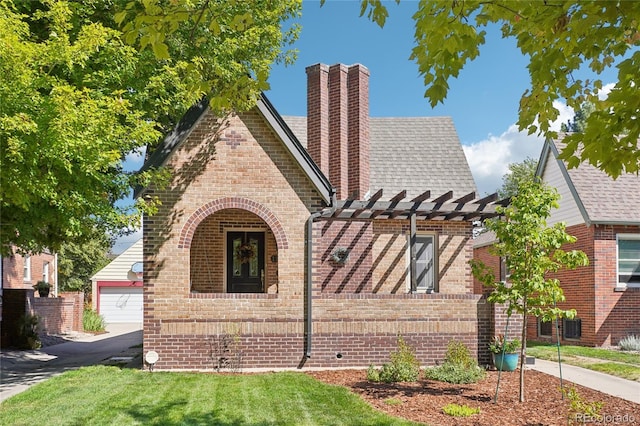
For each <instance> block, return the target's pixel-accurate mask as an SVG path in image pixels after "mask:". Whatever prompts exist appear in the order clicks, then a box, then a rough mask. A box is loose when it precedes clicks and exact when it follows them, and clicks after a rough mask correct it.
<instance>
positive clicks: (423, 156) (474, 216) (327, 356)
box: [137, 64, 495, 370]
mask: <svg viewBox="0 0 640 426" xmlns="http://www.w3.org/2000/svg"><path fill="white" fill-rule="evenodd" d="M307 79H308V80H307V82H308V94H307V100H308V116H307V117H281V116H280V115H279V114H278V113H277V111H276V110H275V108H274V107H273V106H272V105H271V104H270V103H269V101H268V100H267V98H266V97H265V96H261V97H260V98H259V99H258V102H257V105H256V106H255V107H254V108H253V109H252V110H250V111H248V112H244V113H237V114H229V115H228V116H226V117H223V118H218V117H215V116H213V115H212V114H211V112H210V110H209V109H208V108H207V105H206V102H201V103H200V104H199V105H197V106H195V107H194V108H192V109H191V110H190V111H189V112H187V114H186V115H185V116H184V117H183V119H182V121H181V123H180V124H179V125H178V126H177V127H176V129H175V130H174V132H173V133H172V134H170V135H169V136H168V137H167V138H166V139H165V141H164V143H163V144H162V146H160V148H159V149H158V150H157V151H156V152H155V153H153V154H152V155H151V156H150V157H149V158H148V160H147V162H146V163H145V166H144V167H145V168H146V167H153V166H160V165H164V166H166V167H169V168H170V169H171V170H172V172H173V176H172V180H171V182H170V184H169V185H168V187H166V188H164V189H159V188H146V189H144V190H142V191H141V192H140V193H139V194H137V195H138V196H143V197H144V196H157V197H158V198H159V199H160V200H161V201H162V206H161V207H160V209H159V211H158V213H157V214H155V215H154V216H152V217H145V220H144V225H143V230H144V233H143V234H144V237H143V240H144V244H143V245H144V247H143V254H144V271H145V273H144V294H143V297H144V323H143V327H144V351H145V352H148V351H151V350H153V351H156V352H157V353H158V355H159V361H158V362H157V364H156V366H155V368H156V369H166V370H169V369H173V370H178V369H189V370H193V369H197V370H207V369H212V368H215V367H216V366H217V365H216V362H218V360H219V358H220V357H219V355H220V354H219V353H218V352H216V351H219V349H220V345H219V342H220V341H221V340H220V339H221V337H223V336H228V335H231V336H233V337H234V341H235V342H237V344H238V345H239V346H238V349H235V351H236V352H241V353H242V366H243V368H250V369H256V368H302V367H305V368H317V367H347V366H348V367H364V366H367V365H369V364H370V363H374V364H380V363H382V362H385V361H387V360H388V355H389V353H390V352H391V351H392V350H394V349H395V348H396V339H397V336H398V335H399V334H400V335H402V336H403V337H404V338H405V340H407V341H408V343H409V344H411V345H412V346H413V347H414V348H415V349H416V354H417V356H418V358H419V359H420V361H421V363H422V364H425V365H430V364H434V363H435V362H437V361H440V360H441V359H442V357H443V355H444V352H445V350H446V345H447V343H448V342H449V340H451V339H457V340H461V341H464V342H465V343H466V344H467V345H468V346H469V348H470V349H471V350H472V351H474V352H475V351H477V350H478V348H481V349H482V348H484V347H485V346H486V345H484V344H482V345H481V344H479V343H478V339H479V337H478V336H479V334H480V333H479V320H478V318H479V316H481V315H480V314H479V311H484V310H485V309H486V304H485V303H484V301H483V299H482V298H481V296H480V295H477V294H474V291H473V280H472V277H471V273H470V266H469V264H468V261H469V260H470V259H471V257H472V240H471V235H472V226H473V225H472V222H473V221H474V220H479V219H484V218H487V217H493V216H495V196H490V197H485V198H483V199H477V198H476V197H475V190H476V188H475V183H474V181H473V178H472V176H471V172H470V170H469V167H468V164H467V162H466V159H465V157H464V153H463V152H462V148H461V146H460V143H459V140H458V138H457V135H456V133H455V129H454V127H453V123H452V121H451V119H450V118H446V117H437V118H427V117H420V118H371V117H369V101H368V83H369V72H368V70H367V69H366V68H365V67H364V66H362V65H353V66H345V65H341V64H337V65H333V66H330V67H329V66H326V65H323V64H317V65H313V66H311V67H308V68H307ZM227 355H229V354H227Z"/></svg>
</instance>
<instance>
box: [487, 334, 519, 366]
mask: <svg viewBox="0 0 640 426" xmlns="http://www.w3.org/2000/svg"><path fill="white" fill-rule="evenodd" d="M518 349H520V340H518V339H512V340H508V339H505V338H504V336H503V335H500V336H495V337H494V338H493V340H492V341H491V342H490V343H489V350H490V351H491V354H492V356H493V365H495V366H496V368H497V369H498V370H501V371H515V369H516V367H517V365H518V358H519V356H520V355H519V354H518Z"/></svg>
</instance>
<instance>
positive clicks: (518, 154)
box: [462, 101, 573, 196]
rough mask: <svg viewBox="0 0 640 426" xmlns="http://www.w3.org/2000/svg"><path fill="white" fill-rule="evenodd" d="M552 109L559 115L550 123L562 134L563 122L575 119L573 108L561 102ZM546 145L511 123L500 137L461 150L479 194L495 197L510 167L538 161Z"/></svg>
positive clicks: (491, 137)
mask: <svg viewBox="0 0 640 426" xmlns="http://www.w3.org/2000/svg"><path fill="white" fill-rule="evenodd" d="M553 106H554V107H556V109H558V111H559V112H560V115H559V116H558V119H557V120H556V121H555V122H554V123H552V124H551V129H552V130H555V131H559V130H560V125H561V123H566V122H567V121H569V120H570V119H572V118H573V109H572V108H570V107H568V106H567V105H566V104H564V103H562V102H558V101H555V102H554V103H553ZM543 143H544V138H542V137H540V136H537V135H536V134H533V135H527V133H526V132H520V131H518V127H517V126H516V125H515V124H512V125H511V126H509V128H508V129H507V130H506V131H504V132H503V133H502V134H501V135H500V136H494V135H489V136H488V137H487V138H486V139H484V140H481V141H479V142H474V143H471V144H469V145H464V146H463V147H462V148H463V150H464V153H465V155H466V157H467V161H468V162H469V167H471V173H472V174H473V178H474V179H475V181H476V185H477V186H478V193H479V195H481V196H482V195H486V194H492V193H494V192H496V190H498V189H499V188H500V187H501V186H502V177H503V176H504V175H505V173H508V172H509V164H512V163H519V162H521V161H524V160H525V159H526V158H528V157H531V158H533V159H534V160H538V158H539V157H540V152H541V151H542V145H543Z"/></svg>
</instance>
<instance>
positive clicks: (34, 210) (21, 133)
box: [0, 0, 300, 254]
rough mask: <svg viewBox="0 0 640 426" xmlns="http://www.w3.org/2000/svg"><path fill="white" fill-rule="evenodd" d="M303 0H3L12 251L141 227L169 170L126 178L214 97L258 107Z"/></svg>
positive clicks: (6, 221) (3, 243)
mask: <svg viewBox="0 0 640 426" xmlns="http://www.w3.org/2000/svg"><path fill="white" fill-rule="evenodd" d="M299 9H300V2H299V0H270V1H266V0H265V1H255V2H244V1H212V0H201V1H192V0H189V1H186V0H182V1H181V0H176V1H171V2H165V1H154V0H145V1H143V2H129V3H127V2H125V1H122V0H80V1H54V0H42V1H31V0H0V148H1V149H0V224H1V228H0V253H5V254H6V253H8V252H10V250H11V246H17V247H18V249H19V250H21V251H27V252H38V251H42V250H43V249H45V248H49V249H53V250H57V249H58V248H59V247H60V245H61V244H62V243H63V242H64V241H74V242H77V243H82V242H83V241H85V240H90V239H91V236H92V235H93V234H94V233H95V232H99V233H104V232H107V231H108V232H110V233H112V234H116V233H118V232H119V231H120V230H122V229H131V228H135V227H136V225H137V224H138V223H139V219H140V215H141V213H142V212H144V211H147V212H151V213H152V212H153V210H154V208H155V202H154V200H153V199H145V200H142V199H140V200H137V202H136V205H134V206H126V205H122V204H118V203H117V202H118V200H120V199H123V198H124V197H126V196H128V195H129V194H130V192H131V189H132V188H133V187H135V186H138V185H143V186H144V185H146V184H148V183H149V182H150V181H151V180H153V181H154V182H157V183H161V182H162V181H163V178H166V176H164V174H163V173H161V172H158V171H155V170H149V171H146V172H145V173H141V174H136V173H127V172H125V171H124V170H123V167H122V160H123V159H124V158H125V156H126V155H127V154H129V153H132V152H139V151H140V150H141V149H142V148H143V147H149V149H153V147H154V146H155V145H157V143H158V142H159V141H160V139H161V137H162V135H163V134H165V133H166V132H167V131H168V130H170V129H172V128H173V126H174V125H175V124H176V122H177V120H178V119H179V118H180V117H181V116H182V114H183V113H184V112H185V111H186V110H187V109H188V108H189V107H190V106H191V105H193V104H194V103H195V102H196V101H197V100H199V99H201V98H202V96H204V95H206V96H208V97H209V101H210V105H211V106H212V108H214V109H216V110H228V109H231V108H233V109H239V110H242V109H246V108H249V107H250V106H251V105H253V104H254V102H255V100H256V98H257V96H258V93H259V92H260V91H261V90H264V89H265V88H266V87H267V83H266V81H267V77H268V75H269V71H270V67H271V65H272V63H273V62H274V61H277V60H286V61H289V60H291V59H292V58H293V52H284V53H283V50H282V49H283V47H285V46H286V45H287V44H288V43H289V42H290V41H292V40H294V39H295V38H296V36H297V28H296V27H292V28H291V29H290V30H287V31H283V28H282V24H283V21H284V20H286V19H287V18H289V17H291V16H294V15H296V14H297V13H299Z"/></svg>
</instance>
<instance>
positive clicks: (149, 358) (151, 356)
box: [144, 351, 160, 370]
mask: <svg viewBox="0 0 640 426" xmlns="http://www.w3.org/2000/svg"><path fill="white" fill-rule="evenodd" d="M158 359H160V356H159V355H158V352H156V351H149V352H147V354H146V355H145V356H144V360H145V361H146V362H147V364H149V370H153V366H154V365H155V363H156V362H158Z"/></svg>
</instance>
